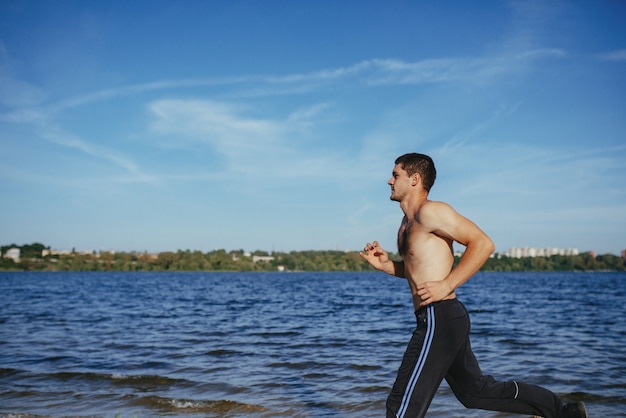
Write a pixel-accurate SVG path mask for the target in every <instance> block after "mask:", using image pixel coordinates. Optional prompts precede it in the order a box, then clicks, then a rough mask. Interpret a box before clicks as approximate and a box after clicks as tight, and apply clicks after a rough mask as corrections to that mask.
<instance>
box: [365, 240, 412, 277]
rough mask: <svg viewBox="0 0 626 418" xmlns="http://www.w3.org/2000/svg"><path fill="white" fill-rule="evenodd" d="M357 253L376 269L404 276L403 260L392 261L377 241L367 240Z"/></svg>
mask: <svg viewBox="0 0 626 418" xmlns="http://www.w3.org/2000/svg"><path fill="white" fill-rule="evenodd" d="M359 255H360V256H361V258H363V259H364V260H366V261H367V262H368V263H370V264H371V265H372V267H374V268H375V269H377V270H380V271H383V272H385V273H387V274H391V275H392V276H396V277H400V278H406V276H405V274H404V261H394V260H392V259H390V258H389V254H387V251H385V250H383V249H382V248H381V247H380V244H378V241H374V242H373V243H372V244H370V243H369V242H368V243H367V244H365V248H364V249H363V251H362V252H360V253H359Z"/></svg>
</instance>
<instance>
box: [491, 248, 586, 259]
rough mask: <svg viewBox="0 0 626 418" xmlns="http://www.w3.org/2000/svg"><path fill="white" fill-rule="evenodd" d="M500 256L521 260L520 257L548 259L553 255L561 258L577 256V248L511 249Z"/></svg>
mask: <svg viewBox="0 0 626 418" xmlns="http://www.w3.org/2000/svg"><path fill="white" fill-rule="evenodd" d="M502 255H505V256H507V257H511V258H522V257H550V256H553V255H563V256H571V255H578V249H577V248H566V249H564V248H554V247H548V248H536V247H523V248H519V247H513V248H510V249H508V250H507V251H505V252H504V253H503V254H502Z"/></svg>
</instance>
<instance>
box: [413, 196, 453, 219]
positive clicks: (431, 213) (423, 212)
mask: <svg viewBox="0 0 626 418" xmlns="http://www.w3.org/2000/svg"><path fill="white" fill-rule="evenodd" d="M416 216H417V217H419V221H420V223H421V224H423V225H428V224H430V223H432V222H440V221H441V220H443V219H445V218H449V217H454V216H458V213H457V212H456V211H455V210H454V208H453V207H452V206H450V205H449V204H447V203H445V202H438V201H435V200H427V201H426V202H424V203H423V204H422V206H420V209H419V210H418V211H417V213H416Z"/></svg>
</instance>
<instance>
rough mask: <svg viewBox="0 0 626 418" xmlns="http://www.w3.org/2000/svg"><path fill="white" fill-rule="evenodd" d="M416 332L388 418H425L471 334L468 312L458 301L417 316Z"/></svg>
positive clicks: (390, 400)
mask: <svg viewBox="0 0 626 418" xmlns="http://www.w3.org/2000/svg"><path fill="white" fill-rule="evenodd" d="M416 317H417V328H416V329H415V331H414V332H413V336H412V337H411V341H410V342H409V345H408V347H407V350H406V352H405V354H404V357H403V359H402V364H401V366H400V369H399V370H398V375H397V378H396V381H395V383H394V385H393V388H392V390H391V393H390V394H389V397H388V398H387V417H388V418H395V417H398V418H409V417H410V418H422V417H424V415H425V414H426V411H427V410H428V407H429V405H430V403H431V401H432V399H433V397H434V396H435V393H436V391H437V388H438V387H439V385H440V384H441V381H442V380H443V378H444V376H445V375H446V373H447V371H448V368H449V366H450V364H451V363H452V361H453V360H454V359H455V357H456V353H457V352H458V350H459V347H460V346H461V344H462V343H463V342H464V341H465V340H466V339H467V335H468V334H469V319H468V318H467V311H465V309H464V308H463V306H462V305H461V304H460V303H459V302H457V301H456V300H450V301H442V302H437V303H434V304H431V305H429V306H428V307H426V308H422V309H419V310H418V311H417V312H416Z"/></svg>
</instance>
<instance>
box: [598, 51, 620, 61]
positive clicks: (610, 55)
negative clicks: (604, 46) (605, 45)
mask: <svg viewBox="0 0 626 418" xmlns="http://www.w3.org/2000/svg"><path fill="white" fill-rule="evenodd" d="M599 58H600V59H601V60H602V61H626V49H618V50H616V51H610V52H605V53H604V54H600V55H599Z"/></svg>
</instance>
